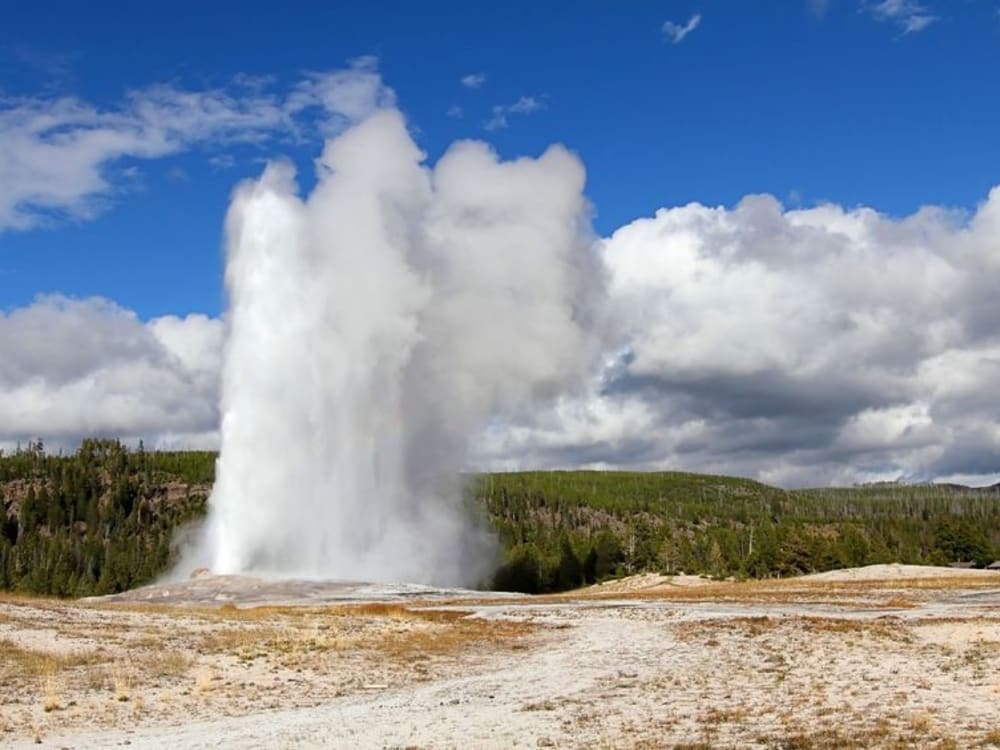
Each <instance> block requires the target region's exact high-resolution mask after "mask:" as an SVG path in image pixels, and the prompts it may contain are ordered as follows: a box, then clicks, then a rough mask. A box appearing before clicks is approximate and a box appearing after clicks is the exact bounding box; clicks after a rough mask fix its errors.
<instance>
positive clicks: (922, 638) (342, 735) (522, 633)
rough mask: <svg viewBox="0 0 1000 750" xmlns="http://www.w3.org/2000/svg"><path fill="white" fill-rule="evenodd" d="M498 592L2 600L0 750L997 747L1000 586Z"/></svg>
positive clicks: (329, 587)
mask: <svg viewBox="0 0 1000 750" xmlns="http://www.w3.org/2000/svg"><path fill="white" fill-rule="evenodd" d="M482 597H483V595H482V594H481V593H477V592H465V591H458V592H456V591H452V590H439V589H430V590H427V589H420V588H419V587H416V588H414V587H409V586H397V587H382V586H374V585H372V584H351V583H320V582H292V583H280V582H273V581H272V582H268V581H261V580H258V579H246V578H234V577H228V576H222V577H219V576H205V577H201V578H196V579H193V580H191V581H183V582H178V583H170V584H160V585H158V586H155V587H147V588H146V589H139V590H137V591H134V592H129V593H128V594H124V595H120V596H118V597H111V598H105V599H102V600H90V601H79V602H69V601H55V600H43V599H30V598H22V597H17V596H8V597H7V598H3V597H0V745H4V746H11V747H37V746H39V745H41V746H42V747H60V748H63V747H68V748H94V747H97V748H100V747H120V746H122V745H125V744H131V745H134V746H136V747H143V748H146V747H150V748H170V749H171V750H173V748H177V747H184V748H198V747H232V748H245V747H304V748H312V747H352V748H353V747H358V748H369V747H372V748H384V747H407V748H466V747H475V748H510V747H558V748H592V747H614V748H660V747H687V748H696V747H697V748H762V749H763V748H777V747H796V748H869V747H872V748H880V747H881V748H898V747H941V748H944V747H963V748H964V747H1000V715H998V713H997V705H998V701H1000V572H995V571H994V572H981V571H966V570H955V569H951V568H945V569H930V568H913V567H909V566H879V567H875V568H867V569H860V570H854V571H840V572H838V573H837V574H824V575H822V576H804V577H801V578H795V579H787V580H774V581H747V582H736V581H706V580H703V579H688V578H669V577H653V576H640V577H633V578H631V579H625V580H622V581H617V582H614V583H609V584H605V585H604V586H596V587H590V588H588V589H585V590H581V591H578V592H571V593H569V594H562V595H558V596H545V597H531V596H517V597H507V598H503V597H492V598H482ZM230 604H236V605H238V606H228V605H230ZM288 604H294V605H295V606H286V605H288ZM175 605H183V606H175Z"/></svg>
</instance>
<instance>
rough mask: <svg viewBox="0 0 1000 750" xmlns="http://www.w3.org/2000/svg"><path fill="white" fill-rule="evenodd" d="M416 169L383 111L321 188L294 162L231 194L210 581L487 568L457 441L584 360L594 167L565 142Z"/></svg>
mask: <svg viewBox="0 0 1000 750" xmlns="http://www.w3.org/2000/svg"><path fill="white" fill-rule="evenodd" d="M423 159H424V155H423V154H422V153H421V152H420V150H419V149H418V148H417V146H416V145H415V144H414V143H413V141H412V139H411V138H410V136H409V134H408V132H407V130H406V126H405V123H404V120H403V117H402V116H401V114H400V113H399V112H398V111H396V110H394V109H383V110H379V111H377V112H375V113H374V114H372V115H371V116H369V117H368V118H367V119H366V120H364V121H363V122H361V123H360V124H358V125H355V126H354V127H353V128H351V129H350V130H348V131H346V132H344V133H343V134H342V135H340V136H339V137H337V138H336V139H334V140H331V141H330V142H328V144H327V146H326V148H325V150H324V153H323V155H322V157H321V158H320V160H319V162H318V172H319V175H318V176H319V180H318V184H317V186H316V188H315V190H314V191H313V193H312V194H311V195H310V196H309V197H308V198H306V199H301V198H299V197H298V194H297V188H296V185H295V182H294V173H293V170H292V168H291V166H290V165H288V164H285V163H273V164H271V165H269V166H268V167H267V169H266V170H265V171H264V174H263V176H262V177H261V178H260V179H259V180H257V181H256V182H248V183H245V184H243V185H241V186H239V187H238V188H237V190H236V192H235V194H234V198H233V201H232V205H231V207H230V210H229V215H228V218H227V225H226V231H227V242H228V246H227V268H226V285H227V288H228V291H229V298H230V309H229V314H228V325H229V334H228V343H227V348H226V353H225V364H224V367H223V395H222V410H223V420H222V433H221V438H222V444H221V454H220V457H219V462H218V470H217V480H216V485H215V488H214V490H213V493H212V496H211V498H210V503H209V505H210V515H209V522H208V527H207V534H206V540H205V544H206V545H207V549H206V550H203V553H204V552H207V553H208V554H209V555H210V557H211V563H210V564H211V567H212V569H213V570H214V571H215V572H220V573H235V572H258V573H264V574H274V575H289V576H305V577H332V578H350V579H363V580H386V581H392V580H395V581H400V580H407V581H417V582H428V583H439V584H456V583H469V582H471V581H472V580H475V578H476V577H477V576H479V575H481V574H482V572H483V571H484V564H488V563H489V562H490V560H489V556H488V555H486V554H484V550H483V548H482V540H481V538H478V537H477V536H476V534H475V533H474V532H472V531H470V530H468V529H467V528H466V524H464V522H463V520H462V514H461V512H460V509H459V507H458V502H459V495H458V484H457V477H458V472H459V470H460V469H461V467H462V466H463V462H464V460H465V450H466V436H467V435H469V434H470V432H471V431H473V430H475V429H477V428H479V427H481V426H482V425H483V424H484V422H485V421H486V420H487V419H488V418H489V417H490V415H492V414H495V413H502V414H504V415H512V416H515V415H517V414H519V413H523V412H524V411H525V410H529V409H531V408H532V405H533V404H535V403H536V402H537V401H538V400H540V399H545V398H547V397H549V396H551V395H553V394H555V393H557V392H560V391H563V390H565V389H566V388H567V387H568V386H570V385H572V384H573V383H574V382H575V381H576V380H577V378H578V376H579V373H581V372H582V371H583V369H584V368H583V367H582V365H583V363H584V361H585V360H586V358H587V356H588V354H589V349H588V346H587V341H588V331H589V330H590V329H591V327H592V326H593V323H594V318H595V312H594V309H593V308H592V307H590V306H591V305H594V304H595V303H596V302H598V301H599V299H600V296H601V295H600V290H601V274H600V269H599V266H598V260H597V258H596V256H595V255H594V247H593V242H592V241H591V236H590V233H589V223H588V221H587V218H588V206H587V203H586V201H585V199H584V197H583V195H582V190H583V184H584V170H583V167H582V165H581V163H580V162H579V160H578V159H577V158H576V157H575V156H573V155H572V154H571V153H569V152H568V151H566V150H565V149H564V148H562V147H559V146H554V147H551V148H549V149H548V150H547V151H546V152H545V153H544V154H543V155H542V156H541V157H539V158H538V159H519V160H517V161H512V162H500V161H499V160H498V159H497V157H496V155H495V154H494V153H493V152H492V151H491V150H490V149H489V147H487V146H486V145H485V144H483V143H477V142H460V143H457V144H455V145H454V146H452V148H451V149H450V150H449V151H448V152H447V153H446V154H445V155H444V156H443V157H442V158H441V159H440V161H439V162H438V163H437V165H436V166H435V167H434V168H433V169H431V168H429V167H426V166H424V165H423V164H422V162H423Z"/></svg>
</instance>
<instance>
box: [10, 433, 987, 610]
mask: <svg viewBox="0 0 1000 750" xmlns="http://www.w3.org/2000/svg"><path fill="white" fill-rule="evenodd" d="M215 458H216V455H215V454H214V453H211V452H162V451H147V450H145V449H144V447H143V446H142V444H141V443H140V445H139V447H138V448H137V449H135V450H130V449H129V448H127V447H126V446H124V445H123V444H122V443H120V442H119V441H117V440H107V439H89V440H84V441H83V443H82V444H81V446H80V448H79V450H78V451H77V452H76V453H74V454H73V455H68V456H63V455H51V454H48V453H46V452H45V450H44V448H43V446H42V445H41V443H32V444H29V445H28V446H27V447H26V448H25V449H19V450H17V451H14V452H13V453H9V454H3V453H2V452H0V490H2V498H3V503H2V506H0V588H2V589H13V590H21V591H29V592H35V593H41V594H51V595H56V596H85V595H91V594H105V593H113V592H117V591H122V590H125V589H128V588H133V587H135V586H139V585H142V584H144V583H148V582H149V581H151V580H152V579H154V578H155V577H156V576H157V575H159V574H160V573H162V572H164V571H165V570H166V569H167V568H168V567H169V566H170V564H171V562H172V560H173V556H174V554H175V550H174V549H173V548H172V543H173V540H174V538H175V536H176V531H177V529H178V528H179V527H180V526H182V525H184V524H189V523H193V522H197V521H198V520H200V519H201V518H202V517H203V516H204V514H205V512H206V502H207V497H208V494H209V492H210V490H211V483H212V481H213V478H214V470H215ZM465 480H466V481H465V483H464V488H465V489H464V491H465V494H466V500H467V506H468V508H469V512H470V513H475V514H477V515H480V516H481V515H482V514H483V513H485V515H486V516H487V518H488V520H489V523H490V524H491V525H492V527H493V529H494V530H495V532H496V534H497V537H498V539H499V541H500V548H501V552H500V556H499V559H498V560H497V565H496V568H495V571H494V573H493V575H492V576H491V577H490V579H489V580H487V581H483V586H484V587H494V588H497V589H503V590H516V591H525V592H531V593H536V592H551V591H561V590H566V589H570V588H574V587H577V586H580V585H583V584H588V583H594V582H598V581H601V580H605V579H608V578H613V577H618V576H623V575H629V574H633V573H641V572H651V571H655V572H663V573H668V574H672V573H680V572H685V573H692V574H703V575H710V576H716V577H729V576H735V577H746V578H762V577H770V576H788V575H797V574H801V573H808V572H819V571H823V570H830V569H834V568H840V567H854V566H859V565H868V564H873V563H884V562H902V563H914V564H949V563H954V562H969V563H973V564H976V565H986V564H988V563H990V562H992V561H993V560H994V559H996V558H997V557H1000V487H992V488H984V489H976V490H974V489H969V488H965V487H958V486H948V485H912V486H910V485H894V484H884V485H874V486H864V487H853V488H838V489H816V490H795V491H787V490H782V489H779V488H776V487H771V486H768V485H765V484H761V483H759V482H754V481H751V480H748V479H738V478H733V477H724V476H709V475H701V474H686V473H678V472H661V473H640V472H593V471H552V472H520V473H501V474H483V475H474V476H468V477H466V478H465Z"/></svg>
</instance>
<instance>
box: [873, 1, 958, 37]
mask: <svg viewBox="0 0 1000 750" xmlns="http://www.w3.org/2000/svg"><path fill="white" fill-rule="evenodd" d="M862 7H863V9H864V10H865V11H867V12H868V13H869V14H870V15H871V16H872V18H874V19H875V20H877V21H889V22H891V23H894V24H896V25H897V26H898V27H899V28H900V29H901V31H902V33H903V35H904V36H905V35H906V34H914V33H916V32H918V31H923V30H924V29H926V28H927V27H928V26H930V25H931V24H932V23H934V22H935V21H938V20H940V19H939V18H938V17H937V16H935V15H934V14H933V13H931V12H930V10H929V9H928V8H927V6H926V5H924V4H923V3H921V2H918V0H879V2H866V3H865V4H864V5H863V6H862Z"/></svg>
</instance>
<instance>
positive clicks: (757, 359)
mask: <svg viewBox="0 0 1000 750" xmlns="http://www.w3.org/2000/svg"><path fill="white" fill-rule="evenodd" d="M998 230H1000V188H997V189H994V190H993V192H992V193H991V194H990V196H989V198H988V199H987V201H985V202H984V203H983V204H982V205H981V206H980V207H979V208H978V210H977V211H976V212H975V213H974V214H973V215H972V216H963V215H961V214H958V213H955V212H949V211H945V210H942V209H938V208H925V209H922V210H921V211H918V212H917V213H915V214H914V215H912V216H909V217H906V218H903V219H893V218H890V217H887V216H884V215H881V214H879V213H877V212H875V211H873V210H871V209H866V208H858V209H854V210H846V209H843V208H841V207H838V206H833V205H823V206H818V207H816V208H811V209H806V210H786V209H784V208H783V207H782V206H781V205H780V204H779V203H778V201H777V200H775V199H774V198H772V197H770V196H750V197H747V198H745V199H744V200H743V201H742V202H740V203H739V204H738V205H737V206H736V207H734V208H732V209H726V208H709V207H706V206H703V205H699V204H691V205H688V206H683V207H679V208H671V209H663V210H660V211H658V212H657V214H656V216H655V217H652V218H648V219H640V220H638V221H635V222H633V223H631V224H629V225H627V226H625V227H622V228H621V229H619V230H618V231H617V232H615V233H614V234H613V236H612V237H610V238H609V239H608V240H606V242H605V246H604V256H605V259H606V261H607V263H608V265H609V269H610V273H611V288H610V296H611V301H612V305H613V307H614V312H615V315H616V317H617V319H618V320H619V322H620V323H621V324H622V326H623V327H624V336H623V348H622V350H621V352H620V353H619V355H618V356H617V357H613V358H611V359H610V360H609V363H608V366H607V367H606V368H605V371H604V373H603V374H602V377H601V378H599V379H598V380H596V381H595V383H594V384H593V387H592V390H591V393H590V394H589V396H588V397H586V398H574V399H563V400H561V401H560V402H559V403H558V404H557V406H556V407H555V408H553V409H551V410H549V411H546V412H545V413H542V414H538V415H536V417H535V418H534V419H533V420H530V421H528V422H518V423H509V422H508V423H505V424H503V425H494V426H493V428H492V429H491V430H490V431H488V432H487V433H486V434H485V436H484V440H483V441H482V443H481V445H480V453H479V454H478V458H479V460H480V461H482V462H483V463H484V464H485V465H492V466H500V467H504V468H512V467H517V466H535V465H539V464H541V465H547V466H567V465H577V464H580V463H583V464H587V465H593V466H609V465H614V466H634V467H642V468H664V469H666V468H679V469H689V470H700V471H711V472H720V473H730V474H733V473H735V474H743V475H749V476H756V477H758V478H760V479H763V480H765V481H772V482H776V483H779V484H784V485H803V484H828V483H845V482H846V483H850V482H855V481H867V480H872V479H886V478H890V479H894V478H907V479H931V478H941V477H954V476H962V477H965V478H975V477H978V478H979V479H980V480H982V481H994V480H995V477H996V476H997V475H998V474H1000V428H998V427H997V425H998V424H1000V407H998V406H997V405H996V404H995V403H994V399H992V397H991V394H992V391H993V390H994V386H993V384H994V383H995V382H996V379H997V376H998V375H1000V326H998V323H1000V301H998V298H997V297H996V295H995V294H994V293H993V292H992V291H991V282H990V280H991V279H993V280H995V279H996V278H997V273H998V271H1000V242H998V240H997V237H998V236H1000V231H998Z"/></svg>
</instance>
